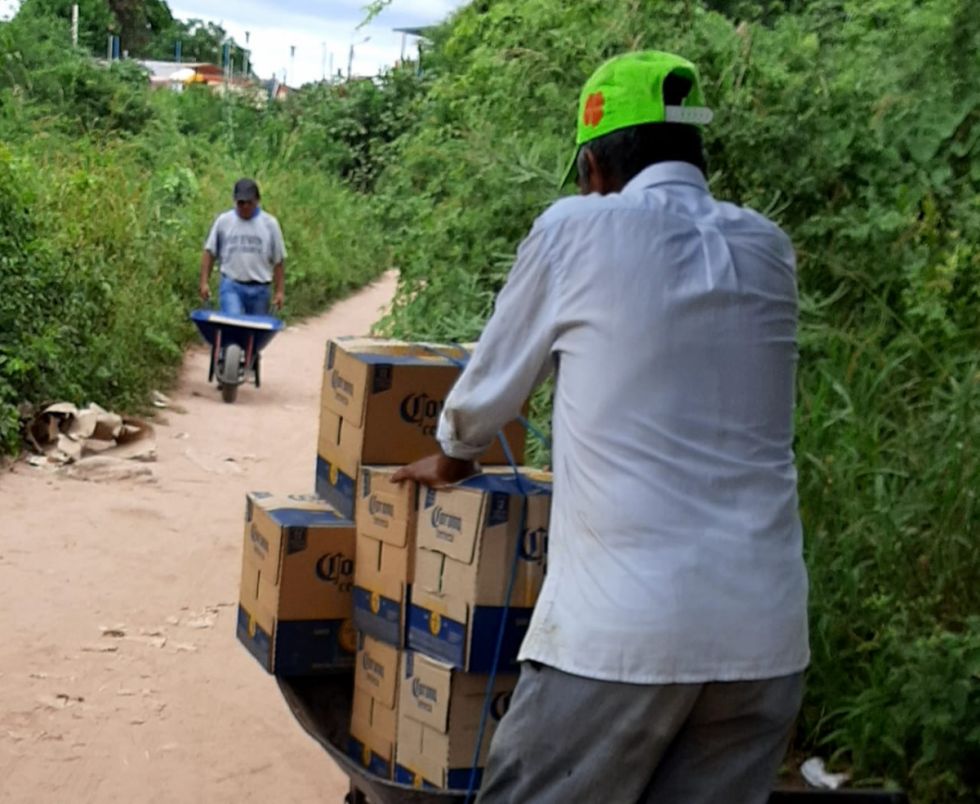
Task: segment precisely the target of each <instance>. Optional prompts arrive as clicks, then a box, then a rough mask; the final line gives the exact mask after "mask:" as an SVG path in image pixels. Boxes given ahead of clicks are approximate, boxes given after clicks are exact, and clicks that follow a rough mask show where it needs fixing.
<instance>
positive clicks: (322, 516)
mask: <svg viewBox="0 0 980 804" xmlns="http://www.w3.org/2000/svg"><path fill="white" fill-rule="evenodd" d="M465 359H466V353H465V351H464V350H463V349H461V348H460V347H447V346H439V345H429V344H410V343H403V342H400V341H388V340H377V339H368V338H357V339H338V340H334V341H331V342H330V343H328V346H327V355H326V362H325V366H324V372H323V386H322V394H321V403H320V429H319V437H318V441H317V460H316V472H315V489H316V493H317V497H307V496H300V497H294V498H288V499H287V500H285V501H283V500H280V499H278V498H273V497H270V496H265V495H257V494H252V495H250V497H249V504H248V510H247V516H246V537H245V558H244V562H243V576H242V598H241V605H240V609H239V637H240V638H241V639H242V641H243V642H245V644H246V645H247V646H248V647H249V649H250V650H251V651H252V652H253V653H254V654H255V655H256V656H257V657H259V659H260V661H262V663H263V665H264V666H265V667H266V669H267V670H269V671H270V672H275V673H280V674H294V675H296V674H299V675H308V674H311V673H316V672H327V671H337V670H340V669H344V668H347V669H349V668H350V667H351V666H352V665H353V666H354V667H355V670H354V678H355V683H354V701H353V711H352V716H351V728H350V743H349V746H348V748H349V753H350V755H351V756H352V757H353V758H354V759H356V760H357V761H358V762H360V763H362V764H363V765H364V766H365V767H367V768H369V769H370V770H372V771H373V772H374V773H376V774H378V775H379V776H382V777H385V778H389V779H390V778H396V779H398V780H399V781H402V782H405V783H408V784H413V785H416V786H426V787H435V788H442V787H467V786H468V784H469V781H470V779H469V775H470V769H471V766H472V765H473V762H474V752H475V746H476V740H477V732H478V730H479V725H480V721H481V717H482V714H483V710H484V703H485V697H486V689H487V683H488V680H489V679H488V674H489V673H490V671H491V669H492V667H493V661H494V658H495V655H496V651H497V636H498V632H499V630H500V627H501V622H502V619H503V607H504V606H505V605H506V604H507V590H508V586H510V585H511V584H510V581H511V575H512V566H513V560H514V556H515V555H517V556H519V559H518V561H517V565H516V566H517V571H516V574H515V575H514V579H513V584H512V589H511V594H510V599H509V602H510V608H509V611H508V614H507V617H506V622H505V624H504V640H503V643H502V650H501V654H500V660H501V661H500V664H499V667H500V673H499V675H498V676H497V680H496V682H495V685H494V689H493V692H492V703H491V707H490V712H489V714H490V717H488V718H487V720H488V723H489V728H488V730H487V732H486V734H485V735H484V739H483V747H482V751H481V752H480V756H479V757H478V762H477V764H478V765H479V766H480V767H482V765H483V762H484V761H485V758H486V752H487V748H488V746H489V742H490V737H491V736H492V732H493V728H494V726H495V724H496V721H497V720H499V718H500V717H501V716H502V715H503V713H504V712H505V711H506V708H507V704H508V703H509V700H510V693H511V691H512V690H513V688H514V685H515V684H516V679H517V676H516V670H517V665H516V655H517V648H518V646H519V645H520V641H521V639H522V638H523V635H524V632H525V631H526V629H527V624H528V621H529V619H530V614H531V609H532V607H533V605H534V601H535V599H536V597H537V593H538V590H539V589H540V585H541V581H542V579H543V576H544V562H545V555H546V549H547V531H548V511H549V508H550V479H549V477H548V476H547V475H544V474H542V473H535V472H531V471H529V470H525V469H522V470H521V473H520V478H517V477H515V475H514V472H513V470H512V469H510V468H509V467H506V468H505V465H506V463H507V456H506V451H505V450H504V449H503V447H502V446H501V445H500V444H499V443H498V444H495V445H494V446H493V447H491V449H490V450H488V452H487V453H486V454H485V455H484V456H483V457H482V458H481V463H483V464H484V465H485V466H496V467H497V468H496V469H490V470H488V471H487V472H486V473H484V474H481V475H479V476H477V477H474V478H470V479H469V480H466V481H464V482H463V483H460V484H458V485H457V486H453V487H451V488H447V489H439V490H436V491H433V490H429V489H421V490H420V489H418V488H416V487H415V485H414V484H413V483H403V484H395V483H392V481H391V476H392V474H393V473H394V471H395V470H396V469H397V467H398V466H401V465H404V464H406V463H410V462H412V461H414V460H417V459H419V458H422V457H424V456H426V455H429V454H432V453H433V452H436V451H437V450H438V443H437V442H436V440H435V433H436V427H437V425H438V420H439V415H440V413H441V411H442V407H443V404H444V401H445V398H446V396H447V395H448V393H449V391H450V389H451V388H452V386H453V384H454V383H455V381H456V379H457V377H458V376H459V373H460V371H461V366H462V362H463V361H464V360H465ZM505 436H506V438H507V440H508V444H509V447H510V449H511V451H512V454H513V455H514V456H515V459H516V460H518V461H520V460H521V459H522V457H523V452H524V438H525V436H524V431H523V428H522V427H521V426H520V425H519V424H518V423H516V422H514V423H512V424H511V425H509V426H508V428H506V430H505ZM304 573H305V574H304ZM334 581H336V583H335V585H334V586H332V587H330V589H329V594H328V593H327V592H328V589H327V587H326V586H324V584H330V583H334ZM253 590H254V591H253ZM317 640H319V642H317ZM355 649H356V659H355V657H354V653H353V652H354V651H355Z"/></svg>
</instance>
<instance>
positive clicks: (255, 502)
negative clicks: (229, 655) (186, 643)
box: [237, 491, 357, 676]
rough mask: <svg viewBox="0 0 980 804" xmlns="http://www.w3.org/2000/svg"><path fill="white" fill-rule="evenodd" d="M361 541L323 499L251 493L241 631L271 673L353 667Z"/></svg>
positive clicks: (249, 645)
mask: <svg viewBox="0 0 980 804" xmlns="http://www.w3.org/2000/svg"><path fill="white" fill-rule="evenodd" d="M354 538H355V537H354V523H353V522H352V521H351V520H349V519H344V518H343V517H341V516H340V515H339V514H338V513H337V512H336V511H334V510H333V509H332V508H331V507H330V506H329V505H327V504H326V503H325V502H323V500H319V499H317V498H316V497H312V496H310V495H304V494H296V495H290V496H276V495H273V494H269V493H267V492H258V491H256V492H252V493H250V494H249V495H248V497H247V500H246V505H245V545H244V554H243V558H242V586H241V594H240V598H239V605H238V629H237V632H238V638H239V640H241V642H242V643H243V644H244V645H245V647H247V648H248V650H249V651H250V652H251V653H252V655H254V656H255V658H256V659H258V660H259V663H260V664H261V665H262V666H263V667H265V669H266V670H268V671H269V672H270V673H276V674H277V675H283V676H288V675H310V674H316V673H322V672H328V671H334V670H340V669H345V668H346V669H350V668H351V667H353V665H354V651H355V649H356V647H357V636H356V632H355V631H354V626H353V623H352V621H351V613H352V599H351V598H352V595H351V589H352V586H353V580H354V578H353V575H354Z"/></svg>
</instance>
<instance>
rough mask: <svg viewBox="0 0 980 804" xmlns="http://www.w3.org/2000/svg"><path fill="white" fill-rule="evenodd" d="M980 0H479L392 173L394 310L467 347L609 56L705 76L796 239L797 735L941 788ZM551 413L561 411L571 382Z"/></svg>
mask: <svg viewBox="0 0 980 804" xmlns="http://www.w3.org/2000/svg"><path fill="white" fill-rule="evenodd" d="M972 6H973V4H972V3H970V2H969V1H968V0H953V1H948V0H946V1H944V0H873V2H860V3H858V2H846V1H845V0H814V1H813V2H806V3H803V2H766V3H761V2H760V3H754V2H738V1H736V2H668V3H652V2H637V0H578V2H575V3H567V2H559V1H558V0H492V1H487V0H483V1H482V2H481V1H480V0H477V2H473V3H472V4H470V5H469V6H468V7H467V8H466V9H464V10H463V11H461V12H460V13H458V14H457V15H456V16H455V17H454V18H453V19H452V20H450V21H449V22H448V23H447V24H445V25H443V26H442V27H441V28H440V29H439V30H438V31H437V32H436V33H435V34H434V43H433V45H432V46H431V47H430V48H429V50H428V53H427V55H426V57H425V59H424V60H423V67H424V70H425V82H426V84H427V86H426V95H425V99H424V102H423V103H422V104H421V106H420V114H419V116H418V118H417V119H416V120H415V123H414V125H413V126H412V129H411V130H410V131H409V132H407V133H406V134H405V135H404V136H403V137H401V138H400V139H399V140H398V141H397V142H396V144H395V148H396V153H397V154H398V159H397V160H391V159H390V156H391V152H390V151H389V152H388V158H389V165H388V167H387V168H386V170H384V172H383V173H382V174H381V176H380V178H379V179H378V181H377V182H376V185H375V199H376V200H377V201H379V202H380V204H381V205H382V207H383V220H384V222H385V224H386V225H387V227H388V229H389V231H390V232H391V236H392V237H393V238H394V242H393V249H394V253H395V254H396V255H397V259H398V264H399V267H400V269H401V285H400V291H399V296H398V303H397V305H396V308H395V310H394V311H393V313H392V315H391V316H390V318H389V319H388V321H387V325H386V326H387V328H388V329H389V330H390V331H392V332H394V333H396V334H400V335H404V336H410V337H428V338H437V339H458V340H463V339H470V338H473V337H474V336H476V335H477V334H478V333H479V331H480V328H481V326H482V323H483V321H484V320H485V319H486V317H487V315H488V314H489V312H490V310H491V307H492V303H493V298H494V295H495V293H496V291H497V290H498V288H499V287H500V285H501V283H502V282H503V280H504V277H505V276H506V273H507V271H508V269H509V267H510V264H511V260H512V255H513V253H514V250H515V247H516V245H517V243H518V242H519V240H520V238H521V237H522V236H523V235H524V234H525V233H526V232H527V230H528V229H529V226H530V224H531V221H532V220H533V218H534V216H535V215H536V214H537V213H538V212H540V211H541V210H542V209H543V208H544V207H545V206H546V205H547V204H548V203H549V202H551V201H552V200H553V199H554V198H555V195H556V190H555V184H556V180H557V178H558V176H559V173H560V171H561V167H562V166H563V165H564V163H565V161H566V160H567V158H568V156H569V151H570V148H571V142H572V137H573V119H574V114H575V104H576V101H577V95H578V89H579V87H580V86H581V83H582V81H583V80H584V79H585V77H586V76H587V75H588V74H589V73H590V72H591V70H592V69H594V67H595V66H596V65H597V64H598V62H599V61H601V60H602V59H603V58H604V57H608V56H611V55H613V54H615V53H618V52H621V51H623V50H627V49H637V48H647V47H655V48H660V49H668V50H676V51H678V52H681V53H684V54H686V55H688V56H689V57H690V58H692V59H695V60H696V61H697V62H698V63H699V64H700V65H701V67H702V71H703V75H704V78H705V82H706V93H707V95H708V98H709V101H710V103H711V105H713V106H714V107H715V108H716V110H717V116H716V122H715V124H713V125H712V126H711V128H710V132H709V133H708V137H709V140H708V143H707V148H708V153H709V162H710V165H711V175H710V179H711V184H712V187H713V189H714V191H715V193H716V194H717V195H718V196H719V197H723V198H726V199H730V200H734V201H736V202H739V203H742V204H746V205H749V206H752V207H754V208H756V209H758V210H760V211H763V212H765V213H766V214H768V215H770V216H772V217H774V218H775V219H777V220H778V221H779V222H780V223H781V224H782V225H783V226H784V227H785V228H786V230H787V231H788V232H789V233H790V234H791V236H792V238H793V240H794V242H795V244H796V246H797V250H798V253H799V276H800V292H801V307H802V322H801V361H800V375H799V410H798V427H797V432H798V439H797V455H798V463H799V468H800V485H801V501H802V508H803V516H804V521H805V527H806V533H807V545H806V550H807V560H808V564H809V567H810V573H811V584H812V595H811V599H812V604H811V612H812V617H811V626H812V643H813V651H814V659H813V666H812V669H811V671H810V674H809V690H808V695H807V700H806V704H805V709H804V713H803V718H802V722H801V727H800V730H799V734H798V736H797V741H796V748H797V749H798V750H799V751H807V752H821V753H823V754H825V755H827V754H830V755H832V756H833V759H834V761H835V763H837V764H839V765H841V766H843V767H848V768H851V769H852V770H853V772H854V774H855V778H856V780H857V781H858V782H859V783H862V784H875V783H877V784H899V785H902V786H904V787H905V788H906V789H908V790H909V791H910V793H911V795H912V800H914V801H917V802H948V801H968V800H977V799H976V796H977V790H980V775H978V773H980V772H978V770H977V769H978V768H980V728H978V723H980V567H978V564H977V560H976V556H977V550H978V547H980V544H978V538H977V534H978V528H977V526H978V519H980V505H978V501H977V493H978V491H980V458H978V451H977V449H976V445H977V444H980V415H978V414H980V351H978V347H980V326H978V320H980V319H978V316H977V309H978V303H980V247H978V243H980V195H978V191H977V187H978V183H980V111H978V101H980V80H978V79H980V57H978V53H980V19H978V16H977V15H976V13H975V9H973V7H972ZM539 401H540V402H541V403H542V404H539V405H538V406H537V411H538V418H539V421H541V422H546V421H547V409H546V403H547V395H546V394H543V395H541V396H540V399H539Z"/></svg>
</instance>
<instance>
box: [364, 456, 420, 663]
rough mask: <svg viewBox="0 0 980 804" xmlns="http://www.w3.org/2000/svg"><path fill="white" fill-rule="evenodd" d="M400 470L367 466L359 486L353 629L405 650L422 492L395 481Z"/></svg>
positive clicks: (413, 486)
mask: <svg viewBox="0 0 980 804" xmlns="http://www.w3.org/2000/svg"><path fill="white" fill-rule="evenodd" d="M395 470H396V467H393V466H388V467H385V466H365V467H362V468H361V473H360V480H359V482H358V486H357V504H356V509H355V512H356V516H355V520H354V521H355V522H356V523H357V566H356V567H355V570H354V626H355V627H356V628H357V629H358V630H359V631H363V632H364V633H366V634H369V635H370V636H372V637H375V638H376V639H380V640H382V641H383V642H387V643H388V644H390V645H394V646H395V647H399V648H402V647H404V646H405V624H406V618H407V609H408V593H409V587H410V585H411V583H412V576H413V569H414V564H415V528H416V524H417V521H418V488H417V486H416V484H415V483H412V482H405V483H401V484H396V483H392V482H391V475H392V474H394V472H395Z"/></svg>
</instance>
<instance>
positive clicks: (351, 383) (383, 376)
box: [316, 338, 524, 517]
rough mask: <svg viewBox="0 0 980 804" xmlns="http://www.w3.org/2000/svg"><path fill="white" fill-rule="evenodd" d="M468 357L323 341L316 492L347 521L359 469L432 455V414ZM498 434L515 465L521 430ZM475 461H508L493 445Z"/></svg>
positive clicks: (451, 351) (431, 347)
mask: <svg viewBox="0 0 980 804" xmlns="http://www.w3.org/2000/svg"><path fill="white" fill-rule="evenodd" d="M467 357H468V354H467V352H466V350H465V349H464V348H463V347H460V346H441V345H436V344H418V343H405V342H402V341H390V340H378V339H374V338H348V339H338V340H332V341H330V342H329V343H328V344H327V355H326V362H325V365H324V371H323V388H322V393H321V396H320V432H319V437H318V439H317V461H316V493H317V494H318V495H319V496H320V497H322V498H323V499H325V500H327V502H329V503H330V504H331V505H333V506H334V507H335V508H336V509H337V510H338V511H339V512H340V513H341V514H343V515H344V516H348V517H353V516H354V499H355V493H354V492H355V489H354V485H355V482H356V478H357V473H358V470H359V469H360V466H361V464H366V465H397V464H406V463H411V462H412V461H415V460H418V459H419V458H424V457H425V456H426V455H430V454H432V453H434V452H438V450H439V444H438V442H437V441H436V439H435V434H436V427H437V426H438V424H439V415H440V413H441V412H442V408H443V405H444V403H445V399H446V396H447V395H448V394H449V391H450V390H451V389H452V387H453V384H454V383H455V382H456V379H457V377H458V376H459V373H460V370H461V369H460V366H461V364H462V363H463V362H465V361H466V359H467ZM505 434H506V437H507V439H508V443H509V445H510V448H511V450H512V451H513V454H514V456H515V460H517V461H520V460H521V459H522V457H523V454H524V428H523V427H521V426H520V424H519V423H517V422H512V423H511V424H510V425H508V426H507V428H506V429H505ZM480 460H481V462H482V463H483V464H485V465H487V466H493V465H497V464H503V463H506V462H507V458H506V455H505V453H504V450H503V448H502V447H501V445H500V443H499V440H498V441H495V442H494V443H493V444H492V445H491V447H490V448H489V449H488V450H487V453H486V454H485V455H483V456H482V457H481V459H480Z"/></svg>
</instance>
